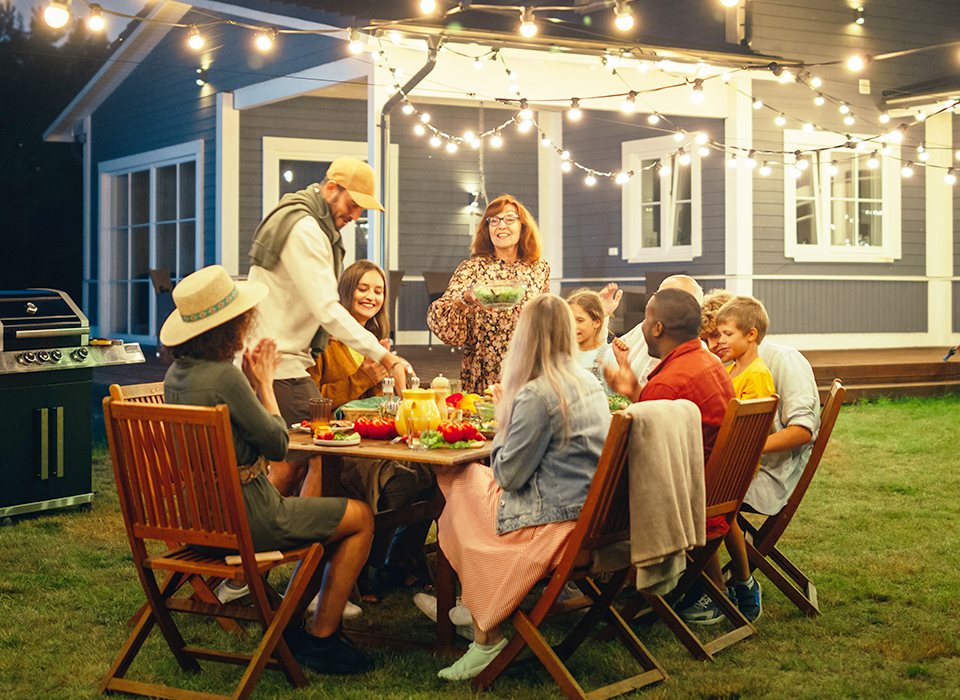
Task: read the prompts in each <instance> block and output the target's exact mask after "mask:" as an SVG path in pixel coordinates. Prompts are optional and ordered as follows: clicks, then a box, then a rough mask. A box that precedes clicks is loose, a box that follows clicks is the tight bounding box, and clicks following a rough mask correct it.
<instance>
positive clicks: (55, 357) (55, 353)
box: [50, 350, 63, 362]
mask: <svg viewBox="0 0 960 700" xmlns="http://www.w3.org/2000/svg"><path fill="white" fill-rule="evenodd" d="M61 357H63V353H62V352H60V351H59V350H51V351H50V359H51V360H53V361H54V362H59V361H60V358H61Z"/></svg>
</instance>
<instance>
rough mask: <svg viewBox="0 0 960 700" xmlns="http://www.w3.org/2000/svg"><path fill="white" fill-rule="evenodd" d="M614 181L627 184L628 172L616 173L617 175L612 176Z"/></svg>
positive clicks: (628, 179)
mask: <svg viewBox="0 0 960 700" xmlns="http://www.w3.org/2000/svg"><path fill="white" fill-rule="evenodd" d="M614 182H616V183H617V184H618V185H625V184H627V183H628V182H630V174H629V173H617V177H616V178H614Z"/></svg>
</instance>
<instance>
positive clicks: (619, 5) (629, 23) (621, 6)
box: [613, 0, 633, 32]
mask: <svg viewBox="0 0 960 700" xmlns="http://www.w3.org/2000/svg"><path fill="white" fill-rule="evenodd" d="M613 12H614V15H616V20H614V24H616V25H617V29H619V30H620V31H621V32H629V31H630V30H631V29H633V15H632V14H630V10H629V8H628V7H627V0H616V2H615V3H614V6H613Z"/></svg>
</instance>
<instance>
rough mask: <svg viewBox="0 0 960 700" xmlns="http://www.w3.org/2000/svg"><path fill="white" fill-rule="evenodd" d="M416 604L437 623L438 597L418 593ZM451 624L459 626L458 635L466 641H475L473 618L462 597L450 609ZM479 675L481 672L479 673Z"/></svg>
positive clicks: (458, 597)
mask: <svg viewBox="0 0 960 700" xmlns="http://www.w3.org/2000/svg"><path fill="white" fill-rule="evenodd" d="M413 602H414V604H415V605H416V606H417V607H418V608H420V611H421V612H422V613H423V614H424V615H426V616H427V617H429V618H430V619H431V620H433V621H434V622H436V621H437V597H436V596H432V595H427V594H426V593H417V594H416V595H415V596H413ZM450 622H452V623H453V624H454V625H456V626H457V634H459V635H460V636H461V637H463V638H465V639H469V640H471V641H473V616H472V615H471V614H470V611H469V610H467V606H466V605H464V604H463V600H462V599H461V598H460V596H457V604H456V606H455V607H453V608H451V609H450ZM478 673H479V671H478Z"/></svg>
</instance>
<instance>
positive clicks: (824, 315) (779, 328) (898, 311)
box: [753, 280, 927, 334]
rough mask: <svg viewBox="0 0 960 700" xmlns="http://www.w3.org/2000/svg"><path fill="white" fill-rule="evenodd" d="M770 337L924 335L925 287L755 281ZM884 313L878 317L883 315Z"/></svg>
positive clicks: (859, 283) (836, 281)
mask: <svg viewBox="0 0 960 700" xmlns="http://www.w3.org/2000/svg"><path fill="white" fill-rule="evenodd" d="M753 295H754V296H755V297H756V298H757V299H760V300H761V301H762V302H763V303H764V306H766V308H767V313H768V314H769V315H770V333H779V334H784V333H923V332H926V331H927V285H926V283H925V282H883V281H877V282H873V281H850V280H810V281H807V280H776V281H774V280H757V281H756V282H754V284H753ZM881 311H882V313H881Z"/></svg>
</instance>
